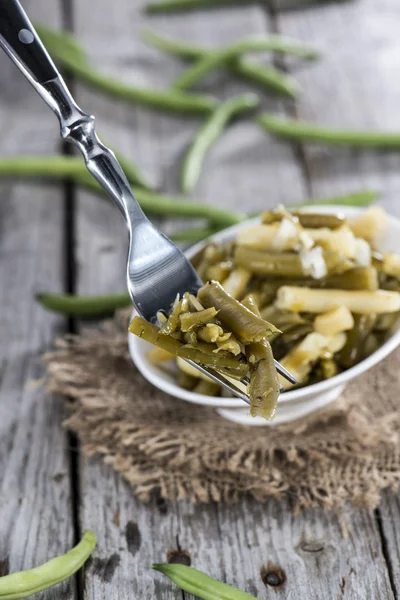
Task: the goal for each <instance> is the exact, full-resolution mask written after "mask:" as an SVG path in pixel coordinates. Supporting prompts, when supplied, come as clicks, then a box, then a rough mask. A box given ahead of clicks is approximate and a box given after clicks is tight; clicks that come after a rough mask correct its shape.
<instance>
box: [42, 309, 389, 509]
mask: <svg viewBox="0 0 400 600" xmlns="http://www.w3.org/2000/svg"><path fill="white" fill-rule="evenodd" d="M127 323H128V314H127V313H126V311H122V312H121V313H119V314H118V315H117V317H116V318H115V319H113V320H112V321H108V322H105V323H104V324H103V326H102V328H101V329H100V330H96V331H93V330H90V331H87V332H85V333H83V334H82V335H81V336H67V337H65V338H64V339H63V340H59V341H58V342H57V343H56V349H55V351H53V352H51V353H48V354H47V355H46V356H45V362H46V366H47V386H48V390H49V391H50V392H54V393H57V394H61V395H63V396H64V397H66V398H68V401H67V403H66V405H67V407H68V411H69V416H68V418H67V420H66V421H65V426H66V427H68V428H70V429H72V430H73V431H75V432H76V433H77V434H78V436H79V438H80V440H81V443H82V447H83V450H84V452H85V453H86V454H87V455H88V456H102V457H103V460H104V462H105V463H107V464H109V465H111V466H112V467H113V468H114V469H116V470H117V471H119V472H120V473H121V474H122V475H123V476H124V478H125V479H126V480H127V481H128V483H129V484H130V485H131V486H132V489H133V491H134V493H135V494H136V495H137V496H138V497H139V498H140V499H142V500H144V501H147V500H149V499H150V497H151V495H152V494H153V493H157V494H159V495H161V497H162V498H165V499H168V500H175V499H190V500H191V501H192V502H204V503H207V502H211V501H216V502H234V501H237V500H238V498H239V497H240V496H241V495H242V494H250V495H251V496H253V497H254V498H256V499H258V500H260V501H265V500H266V499H267V498H269V497H274V498H281V497H283V496H284V495H290V496H291V497H292V498H293V499H294V503H295V505H296V506H297V507H298V508H302V507H307V506H316V505H325V506H330V507H337V506H340V505H342V504H343V503H344V502H346V501H347V500H351V501H352V502H353V503H354V504H356V505H359V506H366V507H370V508H373V507H375V506H377V504H378V503H379V499H380V495H381V492H382V490H383V489H385V488H388V487H392V488H397V487H398V485H399V482H400V452H399V438H398V433H397V432H398V430H399V425H400V412H399V410H398V390H399V382H400V369H399V367H400V351H398V352H396V353H394V354H393V355H391V356H390V357H389V358H388V359H386V361H384V363H382V364H381V365H379V366H378V367H376V368H374V369H372V370H371V371H369V372H368V373H367V374H366V375H364V376H363V377H362V378H359V379H357V380H356V381H355V382H353V383H351V384H350V385H349V386H348V387H347V388H346V390H345V393H344V394H343V396H342V397H341V398H340V399H339V400H338V401H337V402H335V403H334V404H333V405H332V406H331V407H330V408H328V409H326V410H324V411H322V412H320V413H318V414H314V415H312V416H310V417H308V418H304V419H302V420H300V421H297V422H295V423H291V424H287V425H282V426H279V427H274V428H252V427H246V426H242V425H236V424H234V423H231V422H229V421H226V420H224V419H222V418H221V417H219V416H218V415H217V414H216V413H215V412H214V411H213V410H212V409H210V408H207V407H202V406H197V405H193V404H188V403H185V402H183V401H180V400H177V399H174V398H171V397H170V396H167V395H166V394H163V393H162V392H160V391H158V390H156V389H155V388H154V387H152V386H151V385H150V384H149V383H148V382H147V381H145V380H144V379H143V377H142V376H141V375H140V374H139V373H138V371H137V370H136V369H135V368H134V366H133V365H132V361H131V359H130V356H129V353H128V348H127V334H126V330H127Z"/></svg>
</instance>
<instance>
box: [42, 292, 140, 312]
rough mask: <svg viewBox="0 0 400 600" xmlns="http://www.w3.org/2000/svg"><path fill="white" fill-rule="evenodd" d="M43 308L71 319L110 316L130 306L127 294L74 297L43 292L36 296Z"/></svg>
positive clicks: (130, 302)
mask: <svg viewBox="0 0 400 600" xmlns="http://www.w3.org/2000/svg"><path fill="white" fill-rule="evenodd" d="M36 300H37V302H39V304H41V305H42V306H43V307H44V308H47V309H48V310H51V311H53V312H57V313H62V314H64V315H69V316H71V317H99V316H105V315H110V314H112V313H114V312H115V311H116V310H118V309H119V308H124V307H125V306H129V305H131V304H132V300H131V298H130V296H129V294H128V293H127V292H122V293H120V294H105V295H102V296H74V295H73V294H54V293H49V292H44V293H41V294H37V295H36Z"/></svg>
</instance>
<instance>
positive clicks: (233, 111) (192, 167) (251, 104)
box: [181, 94, 259, 193]
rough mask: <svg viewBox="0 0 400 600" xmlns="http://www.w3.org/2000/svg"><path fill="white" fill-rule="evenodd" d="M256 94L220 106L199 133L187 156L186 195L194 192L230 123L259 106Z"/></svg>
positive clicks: (185, 171) (183, 170)
mask: <svg viewBox="0 0 400 600" xmlns="http://www.w3.org/2000/svg"><path fill="white" fill-rule="evenodd" d="M258 103H259V100H258V98H257V96H256V95H255V94H243V95H241V96H237V97H236V98H231V99H229V100H227V101H226V102H223V103H222V104H220V105H219V106H218V107H217V108H216V109H215V110H214V112H212V113H211V115H210V117H209V118H208V119H207V120H206V121H205V123H204V124H203V125H202V126H201V127H200V128H199V130H198V131H197V133H196V135H195V137H194V139H193V142H192V144H191V146H190V148H189V150H188V152H187V154H186V156H185V159H184V162H183V167H182V174H181V187H182V191H183V192H185V193H190V192H192V191H193V189H194V187H195V185H196V183H197V181H198V179H199V177H200V173H201V169H202V166H203V162H204V160H205V157H206V155H207V152H208V151H209V150H210V148H211V146H212V145H213V144H214V143H215V142H216V141H217V139H218V138H219V137H220V136H221V135H222V132H223V130H224V129H225V127H226V126H227V125H228V123H229V122H230V121H231V120H232V119H233V118H234V117H236V116H238V115H240V114H242V113H244V112H248V111H250V110H252V109H254V108H256V106H257V105H258Z"/></svg>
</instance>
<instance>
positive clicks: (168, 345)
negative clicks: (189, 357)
mask: <svg viewBox="0 0 400 600" xmlns="http://www.w3.org/2000/svg"><path fill="white" fill-rule="evenodd" d="M129 331H130V332H131V333H133V334H134V335H137V336H138V337H140V338H142V339H144V340H146V342H149V343H150V344H154V345H155V346H159V347H160V348H162V349H163V350H166V351H167V352H170V353H171V354H175V355H178V351H179V350H180V349H181V348H183V344H182V343H181V342H180V341H179V340H177V339H176V338H173V337H172V336H170V335H165V334H162V333H160V330H159V328H158V327H156V326H155V325H153V324H152V323H149V322H148V321H146V320H145V319H142V317H134V319H133V321H132V322H131V324H130V326H129Z"/></svg>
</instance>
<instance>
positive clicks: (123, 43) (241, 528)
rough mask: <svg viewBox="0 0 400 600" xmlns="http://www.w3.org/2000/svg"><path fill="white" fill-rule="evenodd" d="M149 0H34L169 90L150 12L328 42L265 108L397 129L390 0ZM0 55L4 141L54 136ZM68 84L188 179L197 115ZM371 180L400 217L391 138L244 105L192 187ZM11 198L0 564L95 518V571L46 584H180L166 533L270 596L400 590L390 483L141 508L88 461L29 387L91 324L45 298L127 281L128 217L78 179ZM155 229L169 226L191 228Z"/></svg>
mask: <svg viewBox="0 0 400 600" xmlns="http://www.w3.org/2000/svg"><path fill="white" fill-rule="evenodd" d="M140 4H141V3H139V2H136V1H135V0H118V1H114V2H112V3H110V2H108V1H106V0H53V1H52V2H47V1H46V0H32V1H31V2H25V5H26V6H27V7H28V8H29V13H30V15H31V17H32V19H34V20H35V21H37V22H45V23H47V24H51V25H53V26H59V27H61V26H64V27H69V28H71V29H73V30H74V31H75V32H76V34H77V35H78V36H79V38H80V39H81V40H82V41H83V43H84V44H85V46H86V48H87V49H88V51H89V52H90V55H91V57H92V60H93V63H94V64H96V65H97V66H99V67H101V69H102V70H103V71H104V72H106V73H109V74H111V75H113V76H115V75H118V76H120V77H121V78H124V79H125V80H126V81H132V82H136V83H138V84H139V85H148V86H153V87H159V88H163V87H166V86H167V85H168V83H169V82H170V81H171V80H172V78H173V77H174V76H176V74H177V73H178V72H179V70H180V69H181V65H180V63H179V61H175V60H172V59H170V58H168V57H164V56H163V55H161V54H159V53H158V52H157V51H155V50H153V49H151V48H148V47H146V46H145V45H144V43H142V41H141V40H140V31H141V29H142V27H143V26H144V25H148V26H151V27H153V28H154V29H156V30H158V31H160V32H162V33H165V34H171V35H176V36H181V37H182V38H186V39H188V40H191V41H198V42H205V43H211V44H216V45H217V44H218V43H222V42H228V41H230V40H235V39H237V37H239V36H241V35H244V34H248V33H251V32H253V33H256V32H259V33H261V32H266V31H279V32H282V33H284V34H287V35H291V36H295V37H298V38H300V39H303V40H305V41H307V42H310V43H314V44H315V45H316V46H318V47H319V48H320V49H321V50H322V51H323V55H324V57H323V60H321V61H319V62H316V63H315V64H312V65H304V64H302V65H299V64H298V63H297V64H295V65H294V66H293V65H292V64H291V63H290V64H289V65H288V68H290V69H291V70H293V71H294V73H295V75H296V77H297V79H298V81H299V82H300V83H301V85H302V88H303V94H302V97H301V100H300V101H299V102H298V103H297V104H296V106H293V107H288V105H287V104H285V103H283V102H282V101H280V100H278V99H274V98H272V97H270V98H267V97H266V96H265V95H264V94H262V96H263V105H264V108H265V109H268V110H273V111H276V112H278V113H282V114H285V113H287V114H293V113H294V114H297V115H299V116H300V117H304V118H306V119H309V120H311V121H316V122H318V121H319V122H321V123H329V124H332V125H335V124H337V125H344V126H349V127H355V128H356V127H359V128H363V127H369V128H381V129H388V130H389V129H391V130H396V129H397V130H400V110H399V101H400V70H399V60H400V36H399V29H398V23H399V17H400V5H399V1H398V0H380V1H379V2H377V0H354V1H353V2H339V3H336V4H327V5H323V4H322V3H320V6H314V7H312V8H303V9H302V10H297V11H292V10H279V11H276V10H269V9H266V8H265V7H263V6H261V5H257V4H254V5H250V4H249V5H246V6H245V7H235V8H231V9H228V10H227V9H225V10H215V11H206V12H202V13H196V14H193V15H176V16H157V17H152V18H151V19H150V18H145V17H144V16H143V15H142V14H141V10H140V9H141V6H140ZM279 8H285V7H284V6H282V3H281V4H280V6H279ZM286 8H287V6H286ZM0 65H1V67H0V68H1V76H2V85H1V87H0V125H1V131H2V135H1V137H0V152H1V155H2V156H6V155H7V156H8V155H13V154H22V153H26V154H51V153H55V152H61V151H62V148H61V144H60V141H59V137H58V131H57V123H56V121H55V120H54V118H53V117H52V115H51V114H50V113H49V111H48V109H47V108H46V107H45V105H44V104H43V102H42V101H41V100H40V98H39V97H38V96H36V94H35V93H34V91H33V90H32V89H31V88H30V87H29V85H28V84H27V83H26V82H25V81H24V79H23V78H22V77H21V76H20V75H19V74H18V73H17V72H16V70H15V67H14V66H13V65H12V64H11V62H10V61H8V60H7V59H6V58H5V57H4V56H3V55H1V56H0ZM204 88H205V89H212V90H214V91H215V90H218V95H219V96H220V97H227V96H229V95H231V94H233V93H235V92H238V91H239V90H242V89H247V87H246V86H244V85H240V84H239V83H238V82H236V81H233V80H231V79H230V78H228V77H224V75H218V77H214V78H213V80H212V81H210V82H207V83H206V84H205V86H204ZM74 91H75V92H76V95H77V98H78V101H79V102H80V104H81V105H82V106H83V107H84V108H87V110H89V111H91V112H92V113H94V114H96V116H97V117H98V123H99V130H100V132H101V133H102V134H104V137H105V138H106V139H108V140H111V142H113V143H114V145H115V146H118V147H119V148H120V149H121V150H122V151H123V152H125V153H126V154H127V155H128V156H131V157H132V158H133V159H134V161H135V162H137V163H138V164H140V166H141V167H142V168H143V169H144V170H146V171H147V173H148V174H149V175H150V177H152V178H153V180H154V181H155V182H157V184H158V185H159V186H160V187H161V189H163V190H165V191H168V192H175V191H177V187H178V166H179V157H180V155H181V153H182V151H183V149H184V148H185V145H186V144H187V142H188V141H189V140H190V138H191V136H192V134H193V132H194V131H195V128H196V126H197V125H198V121H196V119H186V120H183V119H178V118H176V117H171V116H165V115H163V114H157V113H155V112H151V111H149V110H146V109H144V108H139V107H132V106H127V105H125V104H123V103H122V102H117V101H110V100H109V99H107V98H104V97H102V96H101V95H99V94H97V93H93V92H91V91H88V90H87V89H84V87H82V86H81V85H78V84H76V83H75V84H74ZM238 140H240V145H238ZM361 188H371V189H377V190H379V191H380V192H381V193H382V202H383V205H384V206H386V207H387V208H388V209H389V210H390V211H392V212H393V213H397V214H398V215H400V204H399V202H400V200H399V196H400V159H399V155H398V153H395V152H392V153H382V154H378V153H374V152H371V151H369V152H365V153H364V152H351V151H348V150H345V149H332V150H329V151H328V150H326V149H321V148H310V147H303V146H291V145H290V144H287V143H280V142H278V141H275V140H272V139H270V138H268V136H266V135H265V134H264V133H263V132H261V131H260V130H259V129H258V128H257V127H256V126H255V125H254V124H253V123H252V122H251V121H250V120H248V121H242V122H240V123H238V124H236V125H234V126H232V127H231V128H230V129H229V131H227V132H226V134H225V135H224V137H223V139H221V140H220V141H219V142H218V144H217V145H216V146H215V148H214V149H213V151H212V156H210V157H209V158H208V159H207V164H206V170H205V173H204V175H203V177H202V179H201V182H200V184H199V186H198V189H197V190H196V196H197V197H199V198H202V199H204V200H205V201H208V202H214V203H219V204H221V205H224V206H227V207H232V208H236V209H243V207H244V206H245V207H246V209H247V210H249V211H255V210H261V209H262V208H265V207H267V206H272V205H274V204H276V203H278V202H283V203H288V204H293V203H295V202H299V201H302V200H305V199H307V198H309V197H315V198H317V197H321V196H332V195H336V194H342V193H347V192H351V191H357V190H359V189H361ZM0 196H1V201H0V306H1V313H0V344H1V345H0V573H5V572H7V568H8V565H9V568H10V570H12V571H15V570H19V569H24V568H28V567H31V566H32V565H36V564H39V563H41V562H43V561H44V560H46V559H47V558H48V557H50V556H53V555H55V554H58V553H62V552H65V551H66V550H67V549H68V548H69V547H70V546H71V545H72V544H73V542H74V541H75V540H76V539H77V538H78V537H79V535H80V532H81V531H82V530H83V529H84V528H87V527H90V528H92V529H94V530H95V532H96V533H97V536H98V546H97V549H96V552H95V556H94V559H93V561H92V562H91V564H90V566H89V568H88V569H87V570H86V572H85V579H84V581H83V582H82V580H81V579H79V578H78V579H77V580H74V579H72V580H70V581H68V582H67V583H65V584H63V585H62V586H61V587H59V588H57V589H56V590H52V591H49V592H47V593H45V594H42V595H38V596H37V597H38V598H39V596H40V597H41V598H63V600H70V599H72V598H76V599H83V598H85V599H86V598H87V599H95V600H101V599H103V598H104V599H107V600H111V599H114V598H115V599H116V598H119V599H125V598H126V599H128V598H136V599H138V600H139V599H140V600H150V599H153V598H157V599H159V600H161V599H164V598H168V599H171V598H176V599H178V598H181V592H180V591H179V590H178V589H176V588H175V587H174V586H172V585H171V584H170V583H169V582H168V581H166V580H164V579H162V578H161V577H159V576H158V575H156V574H154V573H153V572H152V571H151V570H150V568H149V567H150V564H151V563H152V562H161V561H164V560H165V559H166V555H167V553H168V551H169V550H171V549H175V550H186V551H188V552H189V553H190V555H191V557H192V564H193V565H194V566H196V567H198V568H200V569H202V570H204V571H206V572H208V573H209V574H210V575H212V576H214V577H217V578H219V579H222V580H226V581H228V582H230V583H232V584H234V585H236V586H238V587H240V588H242V589H244V590H247V591H248V592H249V593H251V594H254V595H256V596H257V597H259V598H285V599H290V600H295V599H302V600H303V599H307V600H314V599H315V600H322V599H328V598H329V599H332V600H333V599H335V600H336V599H339V598H346V599H350V598H351V599H353V598H357V599H363V600H364V599H371V600H376V599H385V600H386V599H391V598H398V597H400V566H399V555H400V533H399V527H398V525H399V523H400V502H399V496H397V495H396V494H394V493H391V492H387V493H385V494H384V497H383V500H382V502H381V504H380V507H379V509H377V510H376V511H367V510H363V511H360V510H356V509H355V508H350V507H348V508H347V509H346V510H345V511H344V513H343V514H342V515H340V516H338V515H337V514H336V513H335V511H333V512H332V513H328V512H324V511H322V510H309V511H307V512H305V513H304V514H301V515H299V516H294V515H293V514H292V512H291V510H290V508H291V507H290V503H289V501H287V502H281V503H279V504H278V503H276V502H275V501H272V500H271V501H270V502H268V503H266V504H265V505H260V504H257V503H256V502H252V501H250V500H246V499H243V500H242V501H241V502H240V503H239V504H237V505H235V506H229V507H227V506H219V505H211V506H191V505H189V504H186V503H179V504H165V503H160V502H157V501H156V500H154V502H153V503H152V504H150V505H143V504H141V503H140V502H138V501H137V500H135V498H134V497H133V495H132V493H131V491H130V489H129V488H128V487H127V486H126V485H125V483H124V482H123V481H122V480H121V478H120V477H119V476H118V475H116V474H115V473H114V472H113V471H112V470H111V469H110V468H107V467H106V466H104V465H103V464H102V463H101V461H100V460H85V458H84V457H83V456H82V454H81V453H80V452H79V446H78V445H77V443H76V440H75V439H74V438H73V437H72V436H70V435H69V434H68V433H66V432H65V431H64V430H63V429H62V428H61V421H62V418H63V414H64V413H63V406H62V401H61V400H60V399H59V398H55V397H53V398H51V397H50V398H49V397H46V395H45V393H44V391H43V389H41V388H40V387H37V386H34V385H32V383H31V382H32V380H34V379H37V378H40V377H41V376H42V374H43V370H42V367H41V364H40V360H39V356H40V354H41V352H42V351H44V350H45V349H46V348H48V347H49V346H50V344H51V342H52V339H53V338H54V336H55V335H57V334H61V333H62V332H64V331H67V330H71V329H72V330H75V331H76V330H79V328H80V327H81V324H80V323H78V322H70V321H67V320H66V319H63V318H59V317H57V316H54V315H51V314H49V313H46V312H45V311H43V310H42V309H41V308H40V307H38V306H37V305H36V304H35V303H34V301H33V295H34V293H35V292H36V291H38V290H52V291H61V290H68V291H75V292H77V293H100V292H102V293H106V292H111V291H117V290H122V289H124V268H125V267H124V261H125V253H126V236H125V231H124V225H123V223H122V220H121V218H120V216H119V214H118V211H116V210H115V209H114V208H113V207H112V206H111V205H110V204H108V203H106V202H100V201H99V200H98V199H97V198H95V197H93V196H91V195H89V194H88V193H86V192H83V191H81V190H80V189H77V188H75V187H74V186H72V185H66V184H65V185H54V186H48V185H44V184H43V185H41V184H40V185H36V184H35V185H31V184H27V183H26V182H20V183H16V182H15V181H14V182H6V183H5V182H1V184H0ZM162 225H163V226H164V228H165V229H166V230H170V228H172V227H177V226H178V225H179V224H177V222H175V223H173V224H171V223H168V224H165V223H162ZM346 532H347V535H346ZM260 571H261V573H262V576H261V575H260ZM185 597H186V598H188V595H185Z"/></svg>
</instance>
